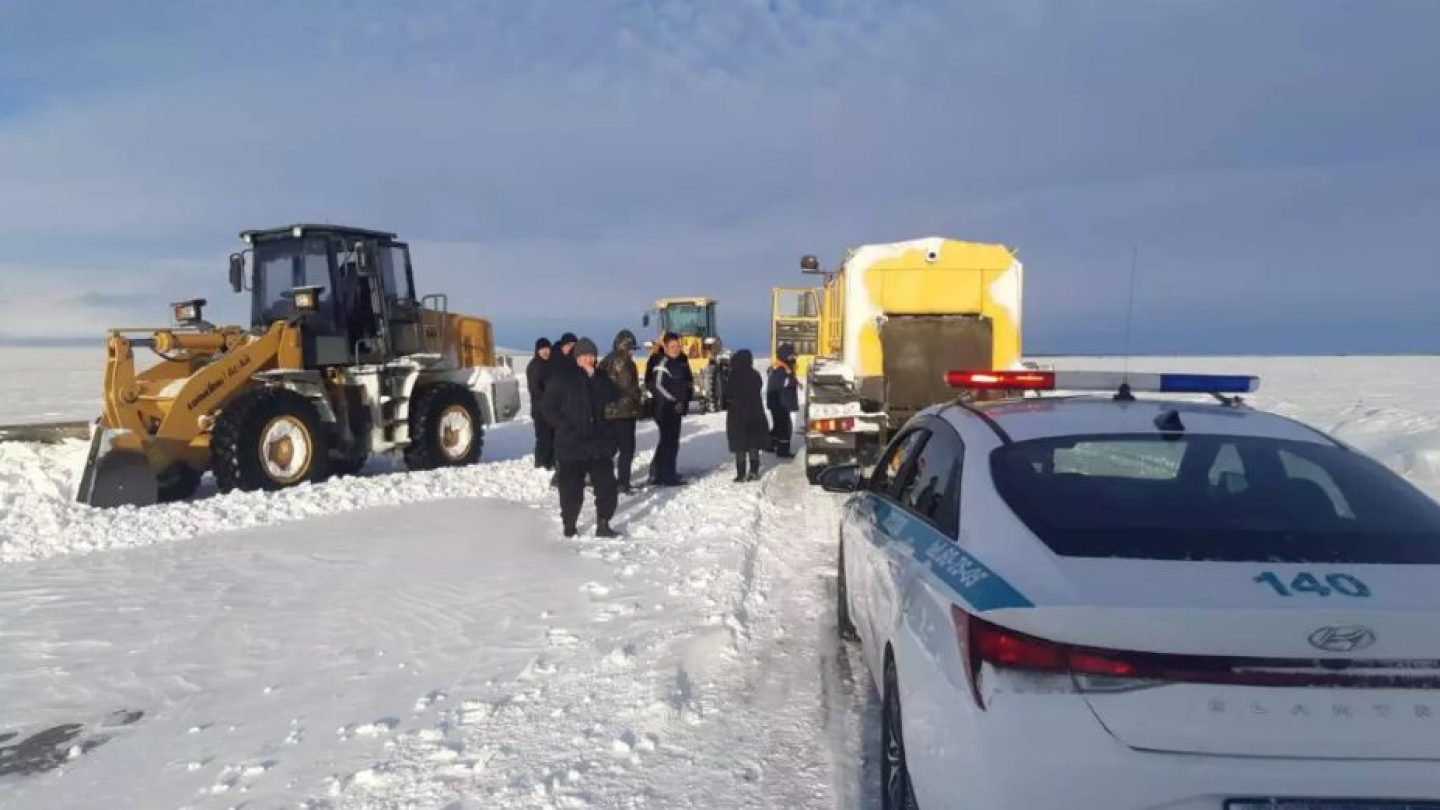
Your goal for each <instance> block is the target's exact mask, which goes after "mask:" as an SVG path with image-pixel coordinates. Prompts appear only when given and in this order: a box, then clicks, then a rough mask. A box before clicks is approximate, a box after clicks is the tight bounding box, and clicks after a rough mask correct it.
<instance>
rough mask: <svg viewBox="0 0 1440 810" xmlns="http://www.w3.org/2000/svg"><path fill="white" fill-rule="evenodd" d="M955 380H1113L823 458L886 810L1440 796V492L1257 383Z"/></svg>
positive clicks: (1336, 802)
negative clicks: (834, 495) (865, 458)
mask: <svg viewBox="0 0 1440 810" xmlns="http://www.w3.org/2000/svg"><path fill="white" fill-rule="evenodd" d="M949 376H950V381H951V384H952V385H955V386H957V387H961V388H970V389H1004V390H1008V391H1015V390H1030V391H1067V392H1071V391H1092V392H1094V391H1104V392H1106V393H1105V394H1104V395H1085V396H1069V395H1066V396H1047V395H1038V396H1037V395H1029V396H1021V397H1018V398H1012V399H1001V400H996V401H985V402H979V401H967V400H966V399H965V398H962V399H961V400H959V401H957V402H955V403H953V404H948V405H943V406H937V407H932V408H930V409H928V410H927V411H925V412H923V413H921V414H920V415H918V416H917V417H915V418H914V419H913V420H911V421H910V423H909V424H907V425H906V426H905V428H904V429H903V430H902V431H901V432H899V433H898V434H897V435H896V436H895V438H894V440H893V441H892V442H891V443H890V445H889V447H888V448H887V449H886V450H885V451H884V453H883V454H882V455H881V457H880V461H879V464H878V466H877V467H876V468H875V469H874V471H873V472H872V473H870V474H868V475H867V474H862V473H861V472H860V471H859V470H858V469H857V468H855V467H833V468H830V469H828V470H826V471H825V472H824V473H822V474H821V476H820V483H821V484H822V485H824V486H825V488H826V489H828V490H830V491H832V492H834V491H838V492H853V493H854V495H853V497H851V498H850V499H849V500H848V501H847V503H846V505H845V508H844V517H843V520H842V522H841V531H840V555H839V587H838V589H837V590H838V595H839V604H838V606H837V611H838V623H839V626H840V631H841V633H842V635H844V636H846V637H849V638H856V637H858V639H859V641H860V642H861V643H862V649H863V651H864V653H863V654H864V657H865V661H866V664H867V666H868V669H869V671H870V673H871V675H872V676H873V678H874V681H875V684H876V686H877V688H878V689H879V693H880V695H881V696H882V703H883V712H882V714H883V721H882V731H881V737H882V743H883V746H882V751H881V767H880V776H881V780H882V785H881V789H882V792H883V796H884V797H885V802H884V805H885V807H887V808H909V807H916V806H919V807H922V808H927V810H936V808H964V809H965V810H972V809H973V810H1031V809H1032V808H1034V809H1035V810H1039V808H1045V810H1054V809H1055V808H1066V809H1067V810H1088V809H1090V808H1096V809H1099V808H1104V810H1140V808H1165V810H1262V808H1264V809H1265V810H1440V506H1437V505H1436V504H1435V503H1434V502H1433V501H1431V500H1430V499H1429V498H1428V497H1426V496H1425V495H1424V494H1422V493H1421V492H1419V491H1417V490H1416V489H1415V488H1413V487H1412V486H1410V485H1409V484H1408V483H1407V482H1405V481H1404V480H1403V479H1402V478H1400V477H1399V476H1398V475H1396V474H1394V473H1392V472H1390V471H1389V470H1387V469H1386V468H1384V467H1382V466H1381V465H1380V464H1378V463H1376V462H1375V461H1373V460H1371V459H1369V458H1367V457H1366V456H1364V455H1363V454H1361V453H1359V452H1357V451H1355V450H1353V449H1351V448H1349V447H1347V446H1345V445H1344V444H1342V443H1340V442H1338V441H1336V440H1335V439H1332V438H1330V437H1329V436H1326V435H1325V434H1323V433H1320V432H1318V431H1316V430H1313V429H1311V428H1309V427H1307V426H1305V425H1302V424H1300V423H1297V422H1294V421H1292V420H1289V419H1286V418H1284V417H1281V416H1277V415H1274V414H1269V413H1263V412H1259V411H1256V410H1252V409H1250V408H1249V407H1247V406H1245V405H1244V404H1243V403H1242V402H1241V401H1240V399H1239V397H1238V396H1237V395H1239V394H1243V393H1247V392H1249V391H1252V390H1254V389H1255V388H1256V387H1257V385H1258V380H1257V379H1255V378H1252V377H1226V376H1209V375H1179V374H1150V375H1138V374H1129V375H1118V374H1109V373H1103V372H1102V373H1095V372H1089V373H1087V372H1044V371H1018V372H989V371H987V372H952V373H951V374H950V375H949ZM1136 392H1160V393H1162V394H1165V393H1180V394H1201V393H1203V394H1214V395H1215V397H1216V398H1217V399H1218V400H1219V401H1211V400H1210V399H1209V398H1206V399H1204V400H1203V401H1192V400H1194V399H1195V398H1194V397H1190V398H1185V397H1179V398H1176V397H1171V398H1169V399H1168V400H1166V399H1163V398H1162V399H1150V398H1136V397H1135V396H1134V394H1135V393H1136ZM971 399H974V398H971ZM1177 400H1185V401H1177Z"/></svg>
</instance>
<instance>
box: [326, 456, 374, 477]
mask: <svg viewBox="0 0 1440 810" xmlns="http://www.w3.org/2000/svg"><path fill="white" fill-rule="evenodd" d="M369 461H370V455H369V454H368V453H367V454H365V455H361V456H336V457H334V458H331V459H330V474H331V475H332V476H342V475H358V474H359V473H360V471H361V470H363V469H365V465H366V464H367V463H368V462H369Z"/></svg>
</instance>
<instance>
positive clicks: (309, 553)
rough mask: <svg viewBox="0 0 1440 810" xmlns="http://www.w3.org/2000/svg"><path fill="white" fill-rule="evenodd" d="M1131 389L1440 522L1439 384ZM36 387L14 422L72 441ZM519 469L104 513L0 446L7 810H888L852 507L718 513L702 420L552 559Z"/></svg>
mask: <svg viewBox="0 0 1440 810" xmlns="http://www.w3.org/2000/svg"><path fill="white" fill-rule="evenodd" d="M5 351H8V350H0V359H3V357H4V352H5ZM27 351H28V350H27ZM10 362H14V361H13V359H12V360H11V361H10ZM1041 362H1042V363H1047V364H1049V363H1054V364H1056V365H1058V366H1060V367H1063V368H1116V367H1119V366H1120V365H1121V364H1122V363H1123V361H1120V360H1112V359H1107V358H1065V359H1060V360H1051V359H1044V358H1042V359H1041ZM0 365H3V363H0ZM1130 365H1131V367H1132V368H1133V369H1135V370H1157V371H1158V370H1175V371H1212V370H1213V371H1225V372H1254V373H1258V374H1260V375H1261V376H1262V378H1263V385H1262V389H1261V393H1260V394H1259V395H1258V396H1256V397H1254V399H1253V401H1254V403H1255V404H1256V405H1258V406H1260V407H1264V408H1269V409H1273V410H1277V411H1280V412H1282V413H1285V414H1287V415H1291V416H1294V417H1296V418H1298V419H1301V420H1303V421H1306V422H1308V423H1310V424H1313V425H1315V426H1316V427H1319V428H1321V429H1325V430H1329V431H1332V432H1334V433H1336V434H1337V435H1338V436H1340V437H1341V438H1342V439H1344V440H1346V441H1348V442H1350V443H1352V444H1354V445H1356V446H1357V447H1360V448H1361V449H1363V450H1365V451H1367V452H1370V453H1372V454H1374V455H1375V456H1377V457H1378V458H1380V459H1381V460H1382V461H1383V462H1384V463H1386V464H1388V465H1390V466H1391V467H1393V468H1394V469H1396V470H1398V471H1400V472H1401V473H1403V474H1405V475H1407V476H1408V477H1410V478H1411V480H1413V481H1415V482H1416V483H1417V484H1419V485H1420V486H1422V487H1424V488H1426V489H1427V490H1428V491H1429V492H1431V493H1432V494H1437V495H1440V417H1437V415H1436V413H1437V412H1436V410H1435V409H1434V407H1433V405H1432V402H1433V398H1434V396H1433V395H1434V393H1435V392H1436V389H1437V388H1440V383H1435V382H1432V381H1433V380H1436V379H1440V375H1437V374H1436V372H1437V371H1440V361H1437V359H1435V358H1184V359H1158V358H1140V359H1135V360H1132V361H1130ZM52 370H55V371H56V373H63V372H60V371H59V370H58V367H57V368H56V369H52ZM44 371H45V369H44V368H38V369H37V370H36V373H35V375H34V376H33V377H32V378H29V379H30V380H31V382H30V383H27V384H33V385H34V389H33V391H32V392H30V393H31V394H33V397H31V398H32V399H33V401H32V402H29V403H26V404H25V405H24V406H23V407H25V408H28V409H30V411H29V412H33V413H35V414H39V415H41V416H40V418H46V419H49V418H76V417H83V416H85V415H86V414H85V413H83V412H76V411H80V410H81V409H80V408H79V407H78V406H63V405H53V406H52V405H51V404H47V403H46V402H45V401H43V399H44V394H45V391H46V390H47V389H46V385H45V381H44ZM97 387H98V382H97ZM7 407H9V408H17V407H19V406H17V405H16V403H13V402H9V403H7ZM66 407H71V408H72V411H71V412H66V411H65V409H66ZM52 414H53V415H52ZM0 421H4V419H0ZM640 439H641V449H642V453H641V458H640V459H639V460H638V461H637V468H638V469H637V473H638V475H640V476H642V477H643V474H644V466H645V464H646V463H647V462H648V458H649V455H650V451H651V450H652V449H653V447H654V442H655V431H654V430H653V428H650V427H648V426H645V427H642V429H641V434H640ZM530 441H531V438H530V425H529V424H527V423H523V422H522V423H517V424H514V425H506V426H502V427H500V428H497V429H495V430H493V431H491V432H490V433H489V434H487V437H486V447H485V459H486V461H485V463H482V464H481V465H479V466H476V467H472V468H467V469H462V470H453V471H439V472H432V473H422V474H406V473H404V472H401V471H399V470H398V469H397V468H396V467H395V466H394V465H392V464H391V463H389V462H388V461H386V460H383V459H382V460H376V461H374V462H372V463H371V464H370V466H369V467H368V468H367V469H366V470H365V471H364V474H362V475H361V476H358V477H353V478H344V479H337V480H332V481H329V482H327V483H325V484H321V485H318V486H306V487H300V488H297V489H294V490H290V491H287V492H284V493H279V494H270V495H261V494H243V493H234V494H230V495H223V496H222V495H217V494H215V493H214V491H213V488H212V487H210V486H209V485H208V484H207V485H206V488H205V489H204V490H202V493H201V495H200V497H198V498H197V499H196V500H193V501H191V502H188V503H183V504H174V505H167V506H159V507H152V508H148V509H119V510H109V511H101V510H94V509H90V508H88V507H83V506H79V505H76V504H73V503H71V502H70V492H71V490H72V488H73V484H74V481H75V476H76V474H77V472H78V470H77V469H76V467H77V466H78V464H79V462H80V460H81V459H82V458H83V454H84V448H83V446H81V445H80V444H79V443H73V444H69V445H58V446H40V445H33V444H22V443H13V442H8V443H7V442H0V808H12V807H14V808H31V807H66V808H90V807H94V808H100V807H117V806H144V807H193V808H230V807H242V806H243V807H280V806H288V807H306V808H329V807H336V808H341V807H355V808H412V807H413V808H440V807H446V808H482V807H484V808H490V807H607V808H629V807H663V808H669V807H727V808H729V807H736V808H749V807H754V808H760V807H782V806H783V807H797V808H799V807H806V808H808V807H816V808H820V807H837V806H839V807H856V806H863V807H869V806H875V805H876V804H877V797H876V796H875V795H874V792H873V789H874V786H875V783H876V780H877V775H876V773H875V765H874V762H875V758H874V755H873V752H874V749H875V745H876V744H877V743H876V737H877V732H876V724H877V722H878V717H877V711H876V708H875V702H876V700H875V697H874V692H873V689H871V688H870V686H869V684H868V682H867V681H866V678H865V676H864V674H863V669H862V668H861V664H860V661H859V658H858V656H855V655H854V654H853V653H852V652H850V651H847V650H845V649H844V648H842V647H841V645H840V644H839V642H838V641H837V640H836V638H835V633H834V629H833V624H834V614H833V609H834V570H835V560H834V547H835V531H836V525H835V524H836V519H837V515H838V505H839V503H840V500H839V498H837V497H836V496H831V495H826V494H825V493H822V492H819V491H816V490H815V489H813V488H811V487H809V486H807V485H806V484H805V483H804V477H803V474H802V470H801V469H800V468H799V466H798V464H796V463H794V462H792V463H788V464H782V465H778V466H776V465H774V464H773V463H771V466H770V467H769V468H767V469H766V471H765V474H764V477H763V479H762V480H761V481H760V482H759V483H757V484H748V485H742V484H734V483H731V478H732V477H733V468H732V467H731V466H730V458H729V455H728V453H727V452H726V447H725V441H724V419H723V417H718V416H706V417H698V418H692V419H689V420H687V425H686V432H685V438H684V444H683V445H682V450H681V467H682V471H683V472H684V473H685V474H687V475H689V476H690V477H691V478H692V482H693V483H692V484H691V485H690V486H687V487H683V488H679V489H651V490H644V491H642V492H640V493H639V494H637V495H635V496H631V497H628V498H625V499H624V500H622V504H621V508H620V513H619V515H618V518H617V524H618V525H619V526H620V527H621V528H622V530H623V531H625V532H626V534H627V535H628V536H627V537H625V538H623V539H620V540H608V541H607V540H597V539H594V538H591V537H587V536H582V537H581V538H579V539H575V540H565V539H563V538H561V537H560V533H559V521H558V518H557V515H556V514H555V513H556V509H555V505H554V493H553V491H552V490H550V488H549V487H548V485H547V474H546V473H543V472H538V471H536V470H534V469H533V468H532V465H531V460H530V458H529V457H528V453H529V447H530ZM588 520H589V518H587V519H586V521H588ZM588 528H590V526H589V523H588V522H582V531H584V530H586V529H588ZM867 752H868V753H869V755H868V756H867Z"/></svg>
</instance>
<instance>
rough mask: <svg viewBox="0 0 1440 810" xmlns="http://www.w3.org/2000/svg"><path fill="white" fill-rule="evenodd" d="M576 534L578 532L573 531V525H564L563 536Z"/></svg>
mask: <svg viewBox="0 0 1440 810" xmlns="http://www.w3.org/2000/svg"><path fill="white" fill-rule="evenodd" d="M577 534H579V532H577V531H575V527H574V526H566V527H565V536H566V537H574V536H575V535H577Z"/></svg>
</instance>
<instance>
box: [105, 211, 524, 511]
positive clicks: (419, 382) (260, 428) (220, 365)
mask: <svg viewBox="0 0 1440 810" xmlns="http://www.w3.org/2000/svg"><path fill="white" fill-rule="evenodd" d="M240 236H241V239H243V240H244V242H245V244H246V245H247V247H246V248H245V250H243V251H242V252H240V253H236V254H234V255H232V256H231V257H230V284H231V287H232V288H233V289H234V290H235V292H236V293H248V294H249V296H250V304H251V317H250V325H249V327H240V326H224V327H216V326H213V325H211V324H209V323H207V322H206V321H205V320H204V315H203V308H204V306H205V304H206V302H205V301H204V300H203V299H193V300H188V301H181V302H179V303H176V304H174V305H172V306H173V309H174V316H175V317H174V320H175V326H172V327H166V328H159V329H156V328H143V329H134V328H122V329H112V330H110V333H109V337H108V339H107V341H106V352H107V360H106V366H105V390H104V408H105V410H104V413H103V415H101V417H100V418H99V420H97V422H96V423H95V425H94V427H93V430H92V435H91V446H90V454H89V457H88V458H87V461H86V466H85V471H84V474H83V475H82V478H81V483H80V488H79V492H78V493H77V498H78V500H80V501H81V502H83V503H88V504H91V505H93V506H119V505H124V504H134V505H145V504H150V503H155V502H156V501H171V500H177V499H181V498H186V497H188V496H189V495H191V494H192V493H193V492H194V491H195V489H196V487H197V486H198V484H199V482H200V478H201V476H202V475H203V474H204V473H205V472H206V471H210V472H213V473H214V476H215V483H216V485H217V486H218V487H219V489H220V490H221V491H222V492H228V491H230V490H235V489H240V490H276V489H282V488H285V487H290V486H295V485H297V484H301V483H304V482H307V481H311V482H313V481H321V480H324V479H325V478H327V477H329V476H333V475H344V474H352V473H355V472H357V471H359V469H360V468H361V467H362V466H363V465H364V464H365V462H366V460H367V459H368V458H369V457H370V456H371V455H372V454H376V453H396V454H399V455H401V456H403V458H404V461H405V464H406V465H407V466H408V467H409V468H410V469H412V470H426V469H433V468H437V467H451V466H459V465H464V464H473V463H475V462H476V461H478V460H479V458H480V451H481V447H482V445H483V441H484V430H485V427H486V426H487V425H493V424H496V423H499V422H505V421H508V420H510V419H513V418H514V417H515V415H516V414H517V413H518V412H519V410H520V394H519V382H518V380H517V379H516V377H515V375H514V373H513V372H512V370H511V369H510V367H509V365H508V363H502V362H497V358H496V354H495V343H494V339H493V336H492V332H491V326H490V323H489V321H486V320H483V319H481V318H474V317H468V316H465V315H456V314H453V313H450V312H448V311H447V309H448V299H447V298H446V296H444V295H427V296H424V297H417V296H416V294H415V283H414V273H413V270H412V267H411V264H410V249H409V246H408V245H406V244H405V243H404V242H402V241H399V240H398V239H397V238H396V236H395V234H393V233H384V232H381V231H371V230H364V229H360V228H347V227H340V226H335V225H292V226H288V227H283V228H273V229H268V230H254V231H245V232H243V233H242V234H241V235H240ZM137 349H145V350H148V351H149V352H150V353H152V354H153V355H154V356H155V357H156V358H157V362H155V363H154V364H153V365H150V366H149V367H147V368H145V369H143V370H140V369H139V367H138V365H137V361H136V350H137Z"/></svg>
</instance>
